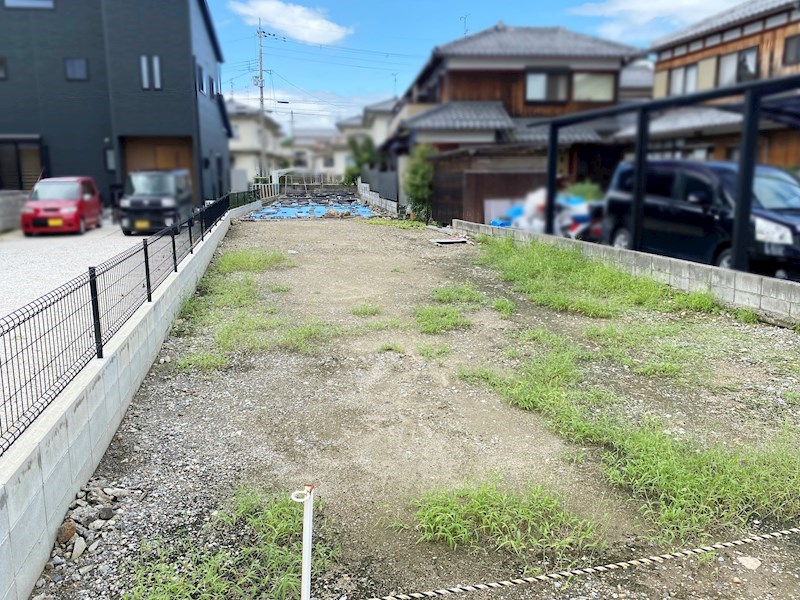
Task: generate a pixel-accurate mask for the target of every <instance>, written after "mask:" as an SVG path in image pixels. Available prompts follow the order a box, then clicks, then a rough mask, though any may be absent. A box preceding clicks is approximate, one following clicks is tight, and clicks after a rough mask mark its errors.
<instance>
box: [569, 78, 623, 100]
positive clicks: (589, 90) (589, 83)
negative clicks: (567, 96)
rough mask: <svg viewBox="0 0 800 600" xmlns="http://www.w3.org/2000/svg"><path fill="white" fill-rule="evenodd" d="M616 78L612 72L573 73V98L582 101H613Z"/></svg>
mask: <svg viewBox="0 0 800 600" xmlns="http://www.w3.org/2000/svg"><path fill="white" fill-rule="evenodd" d="M615 83H616V78H615V77H614V75H611V74H605V73H604V74H600V73H573V75H572V99H573V100H576V101H580V102H613V101H614V87H615V85H614V84H615Z"/></svg>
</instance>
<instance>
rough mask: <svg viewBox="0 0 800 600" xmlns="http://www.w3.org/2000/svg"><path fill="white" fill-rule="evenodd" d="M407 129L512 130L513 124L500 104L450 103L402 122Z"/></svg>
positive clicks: (480, 102) (481, 102) (482, 102)
mask: <svg viewBox="0 0 800 600" xmlns="http://www.w3.org/2000/svg"><path fill="white" fill-rule="evenodd" d="M404 124H405V126H406V127H407V128H409V129H416V130H443V129H512V128H513V127H514V122H513V121H512V120H511V117H509V116H508V113H507V112H506V109H505V108H503V103H502V102H499V101H497V102H494V101H492V102H484V101H479V102H469V101H451V102H445V103H444V104H439V105H438V106H435V107H434V108H431V109H430V110H426V111H425V112H422V113H419V114H417V115H414V116H413V117H410V118H408V119H406V120H405V121H404Z"/></svg>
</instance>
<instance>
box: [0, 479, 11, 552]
mask: <svg viewBox="0 0 800 600" xmlns="http://www.w3.org/2000/svg"><path fill="white" fill-rule="evenodd" d="M10 530H11V526H10V524H9V522H8V494H6V486H4V485H3V484H0V540H2V539H4V538H7V537H8V533H9V531H10Z"/></svg>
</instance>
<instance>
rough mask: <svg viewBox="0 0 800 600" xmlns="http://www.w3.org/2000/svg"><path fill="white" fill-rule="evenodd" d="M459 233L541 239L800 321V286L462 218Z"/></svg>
mask: <svg viewBox="0 0 800 600" xmlns="http://www.w3.org/2000/svg"><path fill="white" fill-rule="evenodd" d="M453 229H455V230H456V231H458V232H459V233H463V234H468V235H478V234H485V235H492V236H507V237H508V236H510V237H513V238H514V239H516V240H519V241H530V240H539V241H544V242H548V243H550V244H556V245H558V246H561V247H564V248H578V249H579V250H580V251H581V253H582V254H583V255H584V256H588V257H591V258H597V259H600V260H602V261H604V262H606V263H608V264H612V265H614V266H615V267H617V268H618V269H620V270H621V271H624V272H626V273H630V274H631V275H642V276H645V277H651V278H652V279H655V280H656V281H660V282H661V283H666V284H668V285H670V286H672V287H674V288H676V289H678V290H681V291H684V292H711V294H713V295H714V297H715V298H716V299H717V300H718V301H719V302H720V303H721V304H724V305H726V306H733V307H741V308H749V309H751V310H754V311H756V312H757V313H759V314H761V315H763V316H765V317H767V318H769V319H772V320H774V321H776V322H779V323H783V324H786V325H790V324H795V323H800V283H795V282H792V281H784V280H781V279H774V278H772V277H762V276H761V275H752V274H750V273H740V272H737V271H729V270H727V269H720V268H718V267H712V266H710V265H703V264H699V263H693V262H688V261H685V260H679V259H677V258H667V257H666V256H656V255H654V254H645V253H644V252H634V251H632V250H622V249H620V248H612V247H610V246H601V245H600V244H590V243H587V242H578V241H575V240H570V239H567V238H561V237H555V236H550V235H545V234H541V233H530V232H527V231H522V230H520V229H512V228H508V227H491V226H490V225H482V224H480V223H470V222H468V221H460V220H458V219H454V220H453Z"/></svg>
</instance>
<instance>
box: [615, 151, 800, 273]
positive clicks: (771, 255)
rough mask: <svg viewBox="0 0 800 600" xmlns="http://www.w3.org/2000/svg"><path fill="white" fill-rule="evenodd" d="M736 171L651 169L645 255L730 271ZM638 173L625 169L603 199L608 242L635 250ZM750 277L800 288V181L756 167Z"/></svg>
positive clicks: (703, 165) (712, 165) (682, 166)
mask: <svg viewBox="0 0 800 600" xmlns="http://www.w3.org/2000/svg"><path fill="white" fill-rule="evenodd" d="M738 168H739V166H738V164H736V163H730V162H694V161H687V160H658V161H648V163H647V182H646V184H645V202H644V231H643V234H642V250H643V251H645V252H652V253H654V254H661V255H664V256H672V257H675V258H682V259H685V260H692V261H696V262H703V263H707V264H712V265H716V266H719V267H725V268H730V267H731V264H732V251H731V240H732V237H733V205H734V202H735V197H736V177H737V172H738ZM632 196H633V165H632V164H631V163H630V162H623V163H621V164H620V165H619V166H618V167H617V170H616V172H615V173H614V177H613V179H612V181H611V185H610V187H609V190H608V193H607V194H606V199H605V202H606V206H605V219H604V223H603V226H604V227H603V231H604V241H605V242H606V243H609V244H611V245H612V246H616V247H618V248H629V247H630V246H631V241H632V240H631V225H630V223H631V199H632ZM751 222H752V229H753V235H752V242H751V245H750V249H749V253H750V268H751V270H752V271H753V272H756V273H761V274H764V275H771V276H776V277H781V278H789V279H795V280H800V180H798V179H797V178H796V177H794V176H793V175H790V174H789V173H787V172H786V171H783V170H782V169H778V168H775V167H768V166H762V165H759V166H757V167H756V172H755V179H754V183H753V209H752V216H751Z"/></svg>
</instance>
